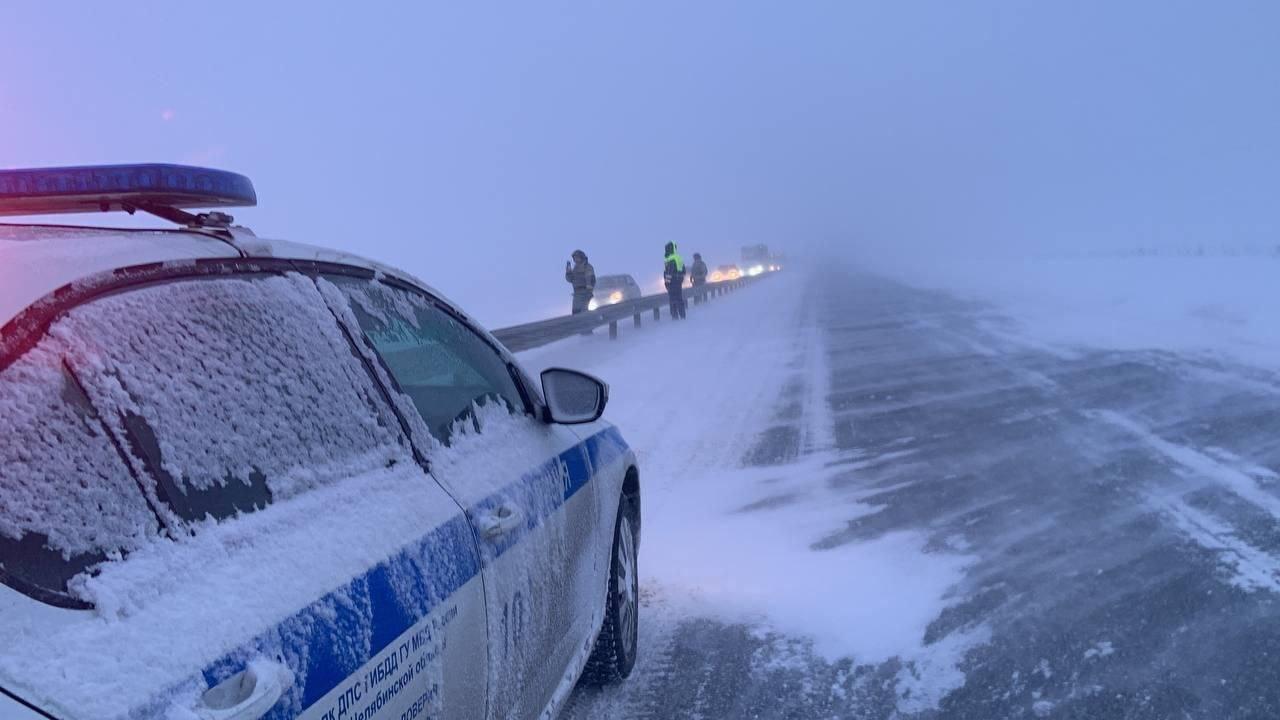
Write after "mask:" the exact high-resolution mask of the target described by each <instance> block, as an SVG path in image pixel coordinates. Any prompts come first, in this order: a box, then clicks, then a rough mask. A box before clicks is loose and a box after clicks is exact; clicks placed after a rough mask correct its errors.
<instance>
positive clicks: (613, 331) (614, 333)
mask: <svg viewBox="0 0 1280 720" xmlns="http://www.w3.org/2000/svg"><path fill="white" fill-rule="evenodd" d="M609 339H610V340H617V339H618V321H617V320H610V321H609Z"/></svg>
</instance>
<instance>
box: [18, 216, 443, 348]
mask: <svg viewBox="0 0 1280 720" xmlns="http://www.w3.org/2000/svg"><path fill="white" fill-rule="evenodd" d="M234 230H236V231H239V232H241V233H244V234H245V235H247V236H248V237H252V235H251V234H250V233H248V232H247V231H244V230H243V229H242V228H235V229H234ZM245 249H246V250H247V251H248V253H249V255H250V256H259V255H260V256H263V257H274V258H286V259H295V260H313V261H319V262H331V263H340V264H344V265H352V266H356V267H361V268H365V269H368V270H372V271H374V272H377V273H381V274H384V275H390V276H393V277H398V278H401V279H404V280H406V281H409V282H411V283H413V284H415V285H418V286H419V287H421V288H422V289H424V290H426V291H428V292H430V293H432V294H433V295H435V296H436V297H438V298H440V299H441V300H444V301H445V302H448V301H447V300H445V298H444V297H443V296H441V295H440V294H439V293H438V292H436V291H435V290H434V289H433V288H432V287H431V286H429V285H427V284H426V283H424V282H422V281H421V280H419V279H418V278H416V277H414V276H413V275H410V274H408V273H406V272H404V271H403V270H399V269H396V268H392V267H390V266H387V265H383V264H381V263H378V262H375V261H373V260H369V259H367V258H363V257H360V256H358V255H353V254H350V253H346V252H342V251H338V250H330V249H327V248H323V247H317V246H314V245H307V244H304V243H298V242H292V241H287V240H262V239H255V240H254V242H253V243H252V244H251V245H248V246H246V248H245ZM239 256H240V253H239V252H237V250H236V247H235V246H234V245H233V244H231V243H229V242H227V241H225V240H220V239H218V238H217V237H214V236H212V235H209V234H207V233H202V232H192V231H187V230H183V229H176V228H163V229H127V228H95V227H71V226H57V225H17V224H13V225H10V224H0V325H4V324H5V323H7V322H9V321H10V320H11V319H13V317H14V316H16V315H17V314H18V313H20V312H22V311H23V310H25V309H26V308H27V307H28V306H30V305H31V304H32V303H34V302H36V301H37V300H39V299H41V298H43V297H45V296H46V295H48V294H49V293H52V292H53V291H55V290H57V289H58V288H60V287H63V286H64V285H68V284H71V283H74V282H76V281H78V280H82V279H84V278H87V277H91V276H94V275H98V274H100V273H104V272H110V271H112V270H116V269H118V268H123V267H130V266H134V265H145V264H148V263H158V262H181V261H185V260H201V259H210V258H236V257H239ZM449 304H450V306H451V307H452V308H453V309H454V310H455V311H456V312H458V314H460V315H463V316H464V317H465V313H463V312H462V311H461V310H460V309H459V308H457V307H456V306H453V304H452V303H449Z"/></svg>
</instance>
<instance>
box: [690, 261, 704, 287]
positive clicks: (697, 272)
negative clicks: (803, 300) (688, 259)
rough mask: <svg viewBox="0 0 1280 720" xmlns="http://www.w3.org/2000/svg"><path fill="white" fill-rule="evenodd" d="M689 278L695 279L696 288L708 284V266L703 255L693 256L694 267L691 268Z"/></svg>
mask: <svg viewBox="0 0 1280 720" xmlns="http://www.w3.org/2000/svg"><path fill="white" fill-rule="evenodd" d="M689 277H690V278H692V279H693V286H694V287H702V286H703V285H706V284H707V264H706V263H704V262H702V253H694V254H693V265H691V266H689Z"/></svg>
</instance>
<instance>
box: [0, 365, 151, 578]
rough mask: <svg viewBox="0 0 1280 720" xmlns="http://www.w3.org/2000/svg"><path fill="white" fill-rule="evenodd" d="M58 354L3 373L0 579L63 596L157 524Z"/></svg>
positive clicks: (0, 403) (141, 539) (0, 397)
mask: <svg viewBox="0 0 1280 720" xmlns="http://www.w3.org/2000/svg"><path fill="white" fill-rule="evenodd" d="M56 346H57V343H56V342H52V341H46V342H44V343H41V344H40V345H38V346H37V347H36V348H35V349H34V350H32V351H30V352H28V353H27V354H26V355H24V356H23V357H22V358H20V359H18V360H17V361H16V362H15V363H14V364H12V365H10V366H9V367H8V368H6V369H5V370H4V372H2V373H0V437H2V438H3V439H4V440H3V442H0V570H3V571H4V574H5V575H7V576H8V579H9V581H10V582H11V583H15V582H16V583H17V584H18V585H19V586H20V587H19V589H24V590H28V591H31V590H32V589H33V588H34V589H37V590H40V591H45V592H52V593H55V594H62V593H65V592H66V589H67V582H68V580H70V579H71V578H72V577H73V576H75V575H76V574H78V573H80V572H81V571H83V570H84V569H85V568H86V567H88V566H90V565H92V564H95V563H98V562H101V561H102V560H105V559H107V558H108V557H115V556H118V555H120V554H121V553H123V552H127V551H130V550H133V549H136V548H137V547H138V546H139V545H141V544H142V543H143V542H145V540H146V539H147V538H148V537H151V536H154V535H155V533H156V532H157V523H156V519H155V516H154V514H153V513H152V512H151V510H150V508H148V507H147V502H146V499H145V497H144V496H143V494H142V491H141V489H140V488H139V486H138V484H137V483H136V482H135V480H134V478H133V476H132V475H131V474H130V472H129V467H128V466H127V465H126V464H125V461H124V458H123V457H122V456H121V455H120V453H119V451H118V450H117V448H116V447H115V446H113V444H112V442H111V439H110V437H109V436H108V434H107V431H106V428H105V427H104V426H103V424H102V423H101V421H100V420H99V418H98V416H97V415H96V413H95V412H94V409H93V408H92V407H91V406H90V404H89V402H88V399H87V398H86V397H85V396H84V394H83V393H82V392H81V391H80V389H79V387H78V386H77V385H76V383H75V382H74V381H73V379H72V377H71V375H69V374H68V373H67V372H66V370H65V369H64V366H63V364H62V357H61V353H60V352H59V351H58V349H57V347H56Z"/></svg>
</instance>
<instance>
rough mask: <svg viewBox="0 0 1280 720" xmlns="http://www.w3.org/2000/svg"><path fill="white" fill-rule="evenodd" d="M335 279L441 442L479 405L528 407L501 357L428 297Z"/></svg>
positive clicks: (364, 328)
mask: <svg viewBox="0 0 1280 720" xmlns="http://www.w3.org/2000/svg"><path fill="white" fill-rule="evenodd" d="M330 280H332V281H333V283H334V284H336V285H337V286H338V287H340V288H341V289H342V291H343V293H344V294H345V295H346V297H347V299H348V300H349V301H350V306H351V309H352V311H353V312H354V314H355V317H356V320H357V322H359V323H360V328H361V329H362V330H363V331H364V333H365V335H366V336H367V337H368V338H369V340H370V341H371V342H372V343H373V345H374V347H375V348H376V349H377V350H378V354H379V355H381V356H382V359H383V361H384V362H385V363H386V366H387V369H388V371H389V372H390V373H391V376H392V377H393V378H394V379H395V381H396V383H397V384H398V385H399V386H400V390H401V391H402V392H404V393H405V394H406V395H408V396H409V398H410V399H411V400H412V401H413V404H414V407H415V408H417V410H418V414H419V415H421V416H422V419H423V420H424V421H425V422H426V424H427V427H428V428H430V430H431V433H432V434H433V435H434V436H435V438H436V439H437V440H440V441H442V442H445V443H448V442H449V436H450V433H451V432H452V429H453V427H454V424H455V423H457V422H459V421H465V420H471V421H472V422H474V420H475V418H474V415H473V412H474V408H475V406H477V405H485V404H487V403H490V402H498V403H500V404H502V405H505V406H506V407H507V409H508V410H511V411H515V410H517V409H523V408H524V400H523V398H522V396H521V394H520V391H519V389H518V388H517V387H516V383H515V381H514V380H513V379H512V376H511V371H510V369H509V368H508V367H507V364H506V362H505V361H504V360H503V359H502V357H501V356H499V355H498V353H497V352H496V351H494V349H493V348H492V347H490V346H489V345H488V344H487V343H486V342H485V341H484V340H482V339H481V338H480V336H479V335H477V334H476V333H475V332H473V331H472V330H471V329H470V328H468V327H466V326H465V325H464V324H462V323H461V322H459V321H458V320H457V319H456V318H454V317H452V316H450V315H449V314H448V313H446V312H444V311H443V310H441V309H440V308H438V307H436V306H435V305H433V304H432V303H431V302H430V301H429V300H427V299H426V298H425V297H423V296H420V295H418V294H416V293H411V292H407V291H404V290H400V289H398V288H392V287H389V286H387V285H384V284H382V283H379V282H377V281H376V280H372V281H371V280H363V279H354V278H348V277H340V276H339V277H332V278H330Z"/></svg>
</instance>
